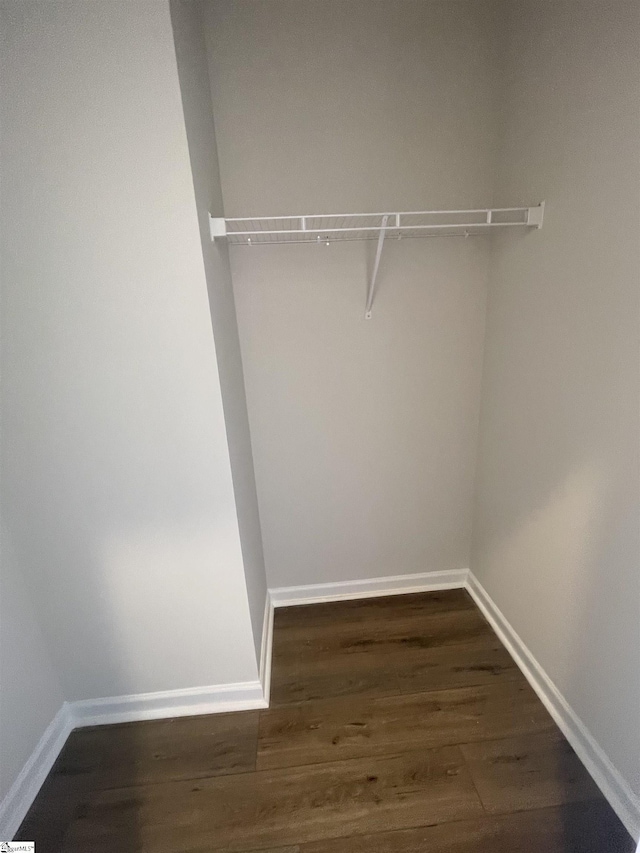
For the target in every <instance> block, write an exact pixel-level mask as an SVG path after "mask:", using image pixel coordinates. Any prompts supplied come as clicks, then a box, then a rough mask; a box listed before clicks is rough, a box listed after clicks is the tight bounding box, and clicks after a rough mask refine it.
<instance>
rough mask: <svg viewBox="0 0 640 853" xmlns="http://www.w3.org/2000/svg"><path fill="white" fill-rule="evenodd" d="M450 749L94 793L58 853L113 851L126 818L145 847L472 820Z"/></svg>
mask: <svg viewBox="0 0 640 853" xmlns="http://www.w3.org/2000/svg"><path fill="white" fill-rule="evenodd" d="M482 813H483V809H482V805H481V803H480V801H479V799H478V795H477V793H476V791H475V788H474V787H473V784H472V782H471V779H470V777H469V773H468V771H467V769H466V767H465V765H464V761H463V758H462V754H461V752H460V750H459V748H458V747H444V748H442V749H437V750H429V751H424V752H421V753H420V754H419V755H417V754H404V755H399V756H394V757H383V758H379V759H375V760H368V759H360V760H355V761H337V762H327V763H324V764H318V765H315V766H314V767H313V769H310V768H309V767H293V768H287V769H285V770H274V771H267V772H262V773H248V774H239V775H234V776H221V777H217V778H213V779H205V780H198V782H197V783H194V782H175V783H170V784H158V785H148V786H141V787H137V788H136V789H133V790H132V789H130V788H129V789H119V790H115V791H114V790H111V791H103V792H99V793H97V794H96V795H94V796H93V797H91V798H90V800H89V802H88V804H87V805H86V807H85V808H84V810H83V814H82V819H81V820H76V821H75V822H74V823H73V824H72V826H71V829H70V831H69V833H68V834H67V837H66V839H65V844H64V845H63V850H64V851H65V853H80V851H82V853H85V851H87V850H88V849H91V850H92V851H95V853H101V851H112V850H119V849H122V845H123V844H124V839H125V838H126V836H127V834H128V833H129V832H130V827H131V825H132V824H133V823H134V822H135V825H136V830H137V833H138V836H139V838H140V840H141V841H142V842H143V844H144V849H145V850H148V851H150V852H151V853H176V851H178V850H181V849H182V848H181V846H180V845H182V844H184V839H185V836H186V837H188V838H189V839H190V843H196V844H202V845H205V844H209V845H210V846H211V845H213V844H215V845H217V846H218V847H225V846H229V845H233V846H234V849H251V847H261V846H269V845H271V846H275V845H276V844H290V843H302V842H304V841H311V840H316V839H319V838H332V837H340V836H343V835H352V834H359V833H365V832H369V833H371V832H377V831H380V830H388V829H394V828H401V827H407V826H419V825H421V824H424V823H438V822H442V821H450V820H459V819H461V818H464V817H470V816H474V815H481V814H482Z"/></svg>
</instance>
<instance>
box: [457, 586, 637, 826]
mask: <svg viewBox="0 0 640 853" xmlns="http://www.w3.org/2000/svg"><path fill="white" fill-rule="evenodd" d="M467 589H468V591H469V594H470V595H471V597H472V598H473V600H474V601H475V603H476V604H477V606H478V607H479V609H480V610H481V612H482V613H483V614H484V616H485V617H486V619H487V620H488V622H489V623H490V625H491V627H492V628H493V630H494V631H495V632H496V634H497V635H498V637H499V638H500V640H501V641H502V643H503V645H504V646H505V647H506V649H507V651H508V652H509V654H510V655H511V657H512V658H513V659H514V661H515V662H516V664H517V665H518V667H519V668H520V669H521V670H522V673H523V674H524V676H525V678H526V679H527V681H528V682H529V684H530V685H531V687H532V688H533V689H534V690H535V692H536V694H537V695H538V698H539V699H540V700H541V702H542V703H543V705H544V706H545V707H546V709H547V711H549V713H550V714H551V716H552V717H553V719H554V721H555V723H556V724H557V726H558V728H559V729H560V730H561V731H562V733H563V735H564V736H565V737H566V739H567V740H568V741H569V743H570V744H571V746H572V747H573V749H574V751H575V752H576V754H577V756H578V758H579V759H580V760H581V761H582V763H583V764H584V766H585V767H586V768H587V770H588V771H589V773H590V774H591V776H592V777H593V779H594V781H595V782H596V784H597V785H598V787H599V788H600V790H601V791H602V793H603V795H604V796H605V798H606V799H607V800H608V802H609V804H610V805H611V807H612V808H613V810H614V811H615V813H616V814H617V815H618V817H619V818H620V820H621V821H622V823H623V824H624V825H625V827H626V829H627V831H628V832H629V834H630V835H631V836H632V838H634V839H635V840H636V841H637V840H638V838H639V837H640V797H638V796H637V795H636V794H634V792H633V791H632V790H631V788H630V786H629V785H628V783H627V782H626V781H625V779H624V778H623V777H622V775H621V774H620V772H619V771H618V770H617V769H616V768H615V767H614V765H613V764H612V763H611V761H610V760H609V758H608V757H607V755H606V754H605V752H604V750H603V749H602V747H601V746H600V744H599V743H598V742H597V740H596V739H595V738H594V736H593V735H592V734H591V732H590V731H589V729H588V728H587V727H586V726H585V724H584V723H583V722H582V720H581V719H580V717H579V716H578V715H577V714H576V712H575V711H574V710H573V708H572V707H571V706H570V705H569V703H568V702H567V700H566V699H565V698H564V696H563V695H562V694H561V693H560V691H559V690H558V688H557V687H556V685H555V684H554V683H553V681H552V680H551V679H550V678H549V676H548V675H547V673H546V672H545V671H544V669H543V668H542V666H541V665H540V664H539V663H538V661H537V660H536V659H535V657H534V656H533V655H532V654H531V652H530V651H529V649H528V648H527V646H526V645H525V643H524V642H523V641H522V639H521V638H520V637H519V636H518V634H517V633H516V631H515V630H514V629H513V627H512V626H511V625H510V623H509V622H508V620H507V619H506V617H505V616H504V614H503V613H502V612H501V611H500V609H499V607H498V606H497V605H496V603H495V602H494V601H493V599H492V598H491V596H490V595H489V593H488V592H487V591H486V590H485V588H484V587H483V586H482V584H481V583H480V581H479V580H478V579H477V578H476V577H475V575H474V574H473V572H471V571H469V575H468V580H467Z"/></svg>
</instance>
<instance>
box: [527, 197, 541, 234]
mask: <svg viewBox="0 0 640 853" xmlns="http://www.w3.org/2000/svg"><path fill="white" fill-rule="evenodd" d="M543 218H544V202H543V201H541V202H540V204H539V205H537V206H536V207H530V208H529V210H528V211H527V225H532V226H533V227H534V228H542V220H543Z"/></svg>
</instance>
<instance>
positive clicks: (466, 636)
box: [18, 590, 635, 853]
mask: <svg viewBox="0 0 640 853" xmlns="http://www.w3.org/2000/svg"><path fill="white" fill-rule="evenodd" d="M272 699H273V702H272V707H271V708H270V709H268V710H265V711H250V712H241V713H237V714H222V715H215V716H202V717H191V718H181V719H178V720H159V721H154V722H149V723H131V724H126V725H121V726H102V727H96V728H93V729H81V730H78V731H75V732H73V733H72V735H71V737H70V739H69V741H68V743H67V745H66V747H65V749H64V750H63V752H62V754H61V755H60V758H59V760H58V762H57V763H56V765H55V766H54V768H53V770H52V772H51V774H50V775H49V777H48V779H47V780H46V782H45V784H44V786H43V788H42V791H41V792H40V795H39V796H38V797H37V799H36V801H35V803H34V804H33V807H32V809H31V810H30V812H29V814H28V815H27V818H26V820H25V822H24V824H23V826H22V827H21V830H20V833H19V835H18V838H21V839H25V840H35V841H36V842H37V847H36V849H37V851H38V853H106V851H109V853H112V851H117V853H215V851H218V853H223V851H224V853H238V851H243V853H244V852H245V851H246V853H248V851H255V853H257V851H258V850H260V851H261V853H365V851H366V853H371V851H373V853H419V852H420V853H423V851H429V853H539V851H544V853H632V851H634V849H635V847H634V845H633V842H632V841H631V839H630V838H629V836H628V835H627V833H626V831H625V830H624V828H623V827H622V826H621V824H620V822H619V821H618V819H617V817H616V816H615V814H614V813H613V812H612V810H611V809H610V807H609V806H608V804H607V803H606V802H605V800H604V799H603V797H602V796H601V795H600V793H599V792H598V790H597V788H596V787H595V785H594V783H593V782H592V781H591V779H590V777H589V776H588V774H587V773H586V771H585V770H584V768H583V767H582V765H581V764H580V762H579V761H578V759H577V757H576V756H575V755H574V754H573V752H572V751H571V750H570V748H569V747H568V744H567V743H566V741H564V739H563V738H562V736H561V734H560V732H559V731H558V730H557V728H556V727H555V725H554V724H553V722H552V720H551V718H550V717H549V715H548V714H547V712H546V710H545V709H544V707H543V706H542V704H541V703H540V701H539V700H538V699H537V697H536V696H535V695H534V693H533V692H532V691H531V689H530V687H529V685H528V684H527V682H526V681H525V679H524V678H523V676H522V675H521V674H520V672H519V670H518V669H517V668H516V667H515V665H514V664H513V662H512V661H511V659H510V658H509V656H508V654H507V652H506V650H505V649H504V648H503V647H502V646H501V644H500V643H499V641H498V640H497V638H496V636H495V634H493V632H492V631H491V629H490V628H489V626H488V624H487V623H486V622H485V620H484V619H483V617H482V616H481V614H480V613H479V612H478V611H477V609H476V608H475V605H474V604H473V602H472V600H471V599H470V598H469V596H468V595H467V593H466V592H463V591H461V590H451V591H446V592H437V593H424V594H408V595H401V596H396V597H393V598H375V599H364V600H360V601H353V602H336V603H331V604H320V605H313V606H309V607H291V608H284V609H282V610H278V611H277V612H276V614H275V633H274V654H273V671H272Z"/></svg>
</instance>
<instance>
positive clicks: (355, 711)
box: [257, 682, 555, 770]
mask: <svg viewBox="0 0 640 853" xmlns="http://www.w3.org/2000/svg"><path fill="white" fill-rule="evenodd" d="M550 728H555V724H554V723H553V721H552V719H551V717H550V716H549V714H548V713H547V711H546V709H545V708H544V707H543V706H542V705H541V703H540V701H539V699H538V698H537V696H536V695H535V693H534V692H533V691H532V689H531V688H530V687H529V685H528V684H526V683H521V682H505V683H504V684H495V685H491V686H489V687H484V686H483V687H463V688H458V689H456V690H442V691H433V692H430V693H414V694H410V695H406V696H405V695H403V696H391V697H385V698H380V699H360V698H358V699H354V698H346V699H345V698H343V699H329V700H323V701H318V702H307V703H305V704H301V705H297V706H293V707H286V708H279V709H274V710H268V711H264V712H263V713H262V714H261V716H260V734H259V738H258V761H257V767H258V769H259V770H263V769H267V768H273V767H284V766H292V765H296V764H315V763H318V762H322V761H331V760H335V759H345V758H356V757H360V756H367V755H371V756H375V755H385V754H388V753H389V752H411V751H419V750H421V749H427V748H429V747H434V746H439V745H445V744H460V743H467V742H469V741H476V740H483V739H489V738H497V737H500V736H501V735H502V736H506V735H515V734H521V733H528V732H537V731H543V730H545V729H550Z"/></svg>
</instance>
